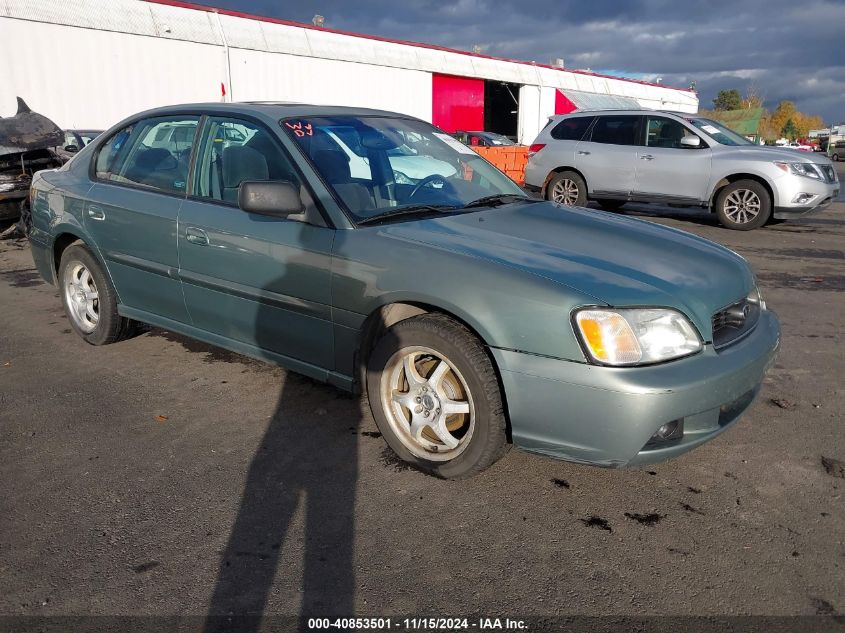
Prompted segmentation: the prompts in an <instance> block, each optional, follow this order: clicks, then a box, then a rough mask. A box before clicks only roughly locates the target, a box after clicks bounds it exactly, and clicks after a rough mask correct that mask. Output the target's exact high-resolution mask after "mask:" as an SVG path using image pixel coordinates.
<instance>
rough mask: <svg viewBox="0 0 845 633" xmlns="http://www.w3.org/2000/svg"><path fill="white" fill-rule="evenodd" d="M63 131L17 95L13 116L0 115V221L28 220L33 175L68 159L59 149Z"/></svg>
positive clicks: (62, 139)
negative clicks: (15, 109) (28, 203)
mask: <svg viewBox="0 0 845 633" xmlns="http://www.w3.org/2000/svg"><path fill="white" fill-rule="evenodd" d="M64 138H65V134H64V132H63V131H62V130H61V129H60V128H59V127H58V126H57V125H56V124H55V123H53V122H52V121H51V120H50V119H48V118H47V117H45V116H43V115H41V114H38V113H37V112H33V111H32V110H30V108H29V106H28V105H26V103H25V102H24V100H23V99H21V98H20V97H18V111H17V113H16V114H15V115H14V116H11V117H6V118H2V117H0V222H2V221H4V220H14V219H16V218H18V217H21V218H22V222H23V223H24V224H26V223H27V220H26V217H27V216H28V213H27V196H28V193H29V185H30V183H31V182H32V176H33V174H35V172H37V171H40V170H42V169H53V168H55V167H60V166H61V165H62V164H64V163H65V162H67V160H66V159H64V158H63V157H62V156H61V155H60V154H59V153H58V151H57V149H56V148H57V147H60V146H61V144H62V142H63V141H64Z"/></svg>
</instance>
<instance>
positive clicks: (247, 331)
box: [179, 116, 334, 375]
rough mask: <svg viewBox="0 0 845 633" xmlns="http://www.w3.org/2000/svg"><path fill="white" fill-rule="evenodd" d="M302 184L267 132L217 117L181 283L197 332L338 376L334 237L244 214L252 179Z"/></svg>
mask: <svg viewBox="0 0 845 633" xmlns="http://www.w3.org/2000/svg"><path fill="white" fill-rule="evenodd" d="M249 180H286V181H289V182H292V183H294V184H296V185H299V186H300V187H301V186H302V181H301V178H300V176H299V174H298V171H297V170H296V169H295V167H294V165H293V162H292V161H291V159H290V157H289V155H288V154H287V152H286V151H285V149H284V148H283V147H282V146H281V144H280V142H279V139H278V138H276V137H275V135H274V134H272V133H271V132H270V131H269V130H268V129H267V128H265V127H264V126H263V124H259V123H256V122H253V121H248V120H242V119H239V118H231V117H214V116H212V117H208V118H207V119H206V123H205V126H204V129H203V133H202V141H201V143H200V147H199V149H198V151H197V158H196V166H195V169H194V176H193V179H192V193H191V196H190V197H189V198H188V199H187V200H186V201H185V203H184V204H183V205H182V209H181V211H180V213H179V256H180V269H179V275H180V277H181V279H182V282H183V290H184V295H185V303H186V304H187V307H188V311H189V313H190V316H191V319H192V322H193V324H194V326H195V327H197V328H199V329H201V330H203V331H205V332H208V333H211V334H213V335H217V336H220V337H223V338H224V339H226V340H227V341H235V342H238V343H241V344H243V345H245V346H247V347H246V349H245V351H247V352H252V353H255V354H256V355H259V356H263V355H264V354H263V352H264V351H265V350H269V351H270V352H273V353H276V354H280V355H283V356H285V357H286V358H287V359H293V360H294V361H300V362H301V363H305V364H306V365H305V366H303V365H297V364H296V363H295V362H294V363H289V365H290V366H293V367H295V368H296V369H298V370H299V371H302V372H303V373H307V374H311V375H316V374H315V373H314V371H313V370H312V371H309V368H313V367H315V366H316V367H318V368H323V369H328V370H331V369H333V368H334V349H333V341H334V338H333V336H334V335H333V328H332V321H331V284H330V276H331V273H330V268H331V247H332V242H333V239H334V229H331V228H327V227H325V226H314V225H311V224H306V223H304V222H299V221H296V220H289V219H282V218H275V217H269V216H262V215H255V214H251V213H246V212H244V211H241V209H240V208H239V207H238V191H239V188H240V185H241V183H242V182H244V181H249Z"/></svg>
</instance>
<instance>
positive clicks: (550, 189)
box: [546, 171, 587, 207]
mask: <svg viewBox="0 0 845 633" xmlns="http://www.w3.org/2000/svg"><path fill="white" fill-rule="evenodd" d="M546 200H551V201H552V202H557V203H558V204H565V205H567V206H569V207H583V206H586V205H587V183H586V182H584V179H583V178H581V176H580V175H579V174H577V173H576V172H574V171H562V172H560V173H559V174H555V175H554V176H552V178H551V180H549V183H548V184H547V185H546Z"/></svg>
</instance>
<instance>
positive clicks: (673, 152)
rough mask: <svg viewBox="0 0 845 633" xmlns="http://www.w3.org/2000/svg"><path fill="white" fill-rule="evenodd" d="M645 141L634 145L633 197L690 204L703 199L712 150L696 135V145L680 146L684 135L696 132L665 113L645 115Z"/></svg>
mask: <svg viewBox="0 0 845 633" xmlns="http://www.w3.org/2000/svg"><path fill="white" fill-rule="evenodd" d="M647 120H648V123H647V127H646V132H647V134H646V145H645V147H640V148H638V149H639V151H638V153H637V156H638V160H637V184H636V188H635V191H634V196H635V197H642V198H644V199H648V200H652V201H655V200H656V201H659V200H665V201H667V202H681V203H684V202H688V203H691V204H695V203H698V202H700V201H703V200H707V195H708V191H707V185H708V184H709V182H710V159H711V156H712V152H711V150H710V148H709V147H708V146H707V144H706V143H705V142H704V139H702V138H701V137H699V139H700V143H701V144H700V145H699V146H698V147H694V148H693V147H682V146H681V139H682V138H683V137H684V136H686V135H692V136H698V135H697V134H695V132H693V131H692V130H690V129H688V128H687V127H686V126H685V125H683V124H682V123H680V122H679V121H675V120H674V119H670V118H668V117H665V116H658V115H651V116H648V117H647Z"/></svg>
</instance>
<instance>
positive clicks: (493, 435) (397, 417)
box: [367, 314, 510, 479]
mask: <svg viewBox="0 0 845 633" xmlns="http://www.w3.org/2000/svg"><path fill="white" fill-rule="evenodd" d="M409 367H412V368H413V369H411V371H412V372H415V373H413V374H412V375H411V376H410V379H409V375H408V368H409ZM438 374H439V376H438ZM367 396H368V399H369V402H370V408H371V410H372V413H373V417H374V418H375V421H376V424H377V425H378V428H379V430H380V431H381V433H382V435H383V436H384V439H385V440H386V441H387V444H388V445H389V446H390V448H391V449H393V451H394V452H395V453H396V454H397V455H398V456H399V457H400V458H401V459H402V460H404V461H405V462H407V463H409V464H411V465H412V466H414V467H416V468H418V469H419V470H422V471H424V472H427V473H429V474H431V475H434V476H437V477H441V478H443V479H465V478H467V477H472V476H474V475H476V474H478V473H480V472H481V471H483V470H484V469H486V468H488V467H489V466H490V465H492V464H493V463H494V462H496V461H497V460H499V459H500V458H501V457H502V456H504V455H505V453H507V451H508V450H509V449H510V445H509V444H508V442H507V420H506V418H505V413H504V407H503V405H502V395H501V390H500V387H499V380H498V377H497V375H496V371H495V370H494V368H493V363H492V360H491V359H490V356H489V355H488V353H487V351H486V350H485V348H484V346H483V345H482V344H481V342H480V341H479V340H478V339H477V338H476V337H475V336H474V335H473V334H472V333H471V332H470V331H469V330H468V329H467V328H466V327H464V326H463V325H461V324H459V323H457V322H455V321H454V320H452V319H450V318H449V317H447V316H445V315H441V314H423V315H420V316H417V317H413V318H410V319H406V320H404V321H400V322H399V323H397V324H395V325H394V326H392V327H390V328H389V329H388V330H387V331H386V332H385V334H384V336H383V337H382V338H381V339H379V341H378V343H376V345H375V348H374V349H373V352H372V354H371V355H370V359H369V362H368V365H367ZM447 407H448V408H451V409H453V410H454V412H453V413H451V414H448V413H447V412H446V411H445V410H446V409H447ZM415 409H416V411H415ZM441 411H442V413H441ZM424 416H425V417H424ZM429 419H430V420H431V422H432V424H426V422H427V421H428V420H429ZM435 422H437V423H438V424H436V425H435V424H434V423H435ZM414 426H416V427H417V428H416V429H414ZM436 429H439V430H436Z"/></svg>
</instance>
